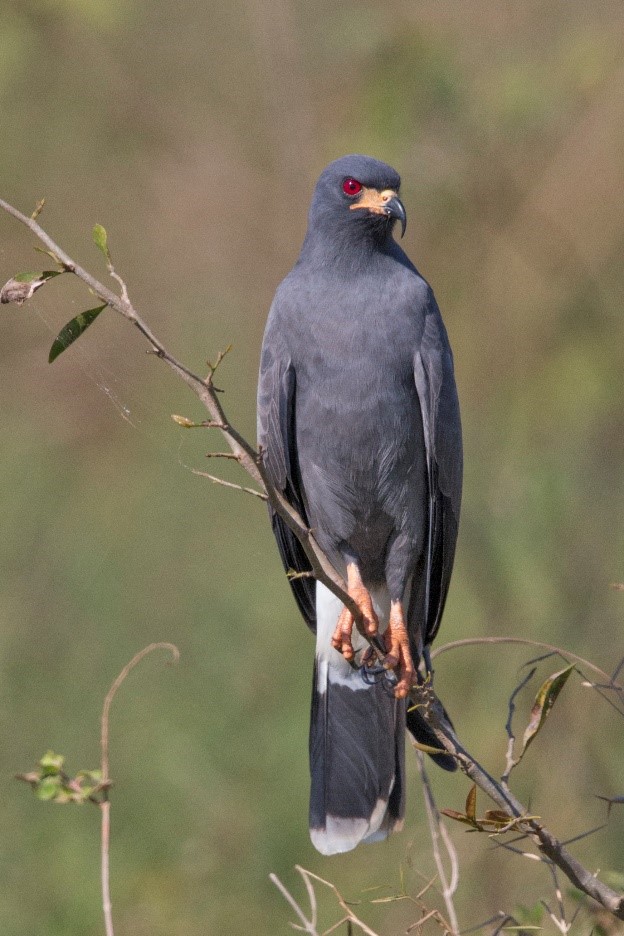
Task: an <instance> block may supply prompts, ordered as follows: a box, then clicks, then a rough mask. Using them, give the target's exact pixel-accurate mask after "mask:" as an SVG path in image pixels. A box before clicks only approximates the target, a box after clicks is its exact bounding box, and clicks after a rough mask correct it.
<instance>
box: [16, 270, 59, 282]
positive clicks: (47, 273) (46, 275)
mask: <svg viewBox="0 0 624 936" xmlns="http://www.w3.org/2000/svg"><path fill="white" fill-rule="evenodd" d="M61 273H62V270H43V271H41V272H39V273H18V274H17V275H16V276H14V277H13V279H15V280H17V282H18V283H32V281H33V280H43V281H44V282H45V280H49V279H52V277H53V276H60V275H61Z"/></svg>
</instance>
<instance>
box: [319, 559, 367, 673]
mask: <svg viewBox="0 0 624 936" xmlns="http://www.w3.org/2000/svg"><path fill="white" fill-rule="evenodd" d="M347 591H348V592H349V595H350V596H351V598H353V600H354V601H355V603H356V604H357V606H358V608H359V609H360V620H359V621H356V620H355V619H354V617H353V615H352V614H351V612H350V611H349V610H348V609H347V608H343V609H342V611H341V613H340V617H339V618H338V623H337V624H336V629H335V631H334V633H333V636H332V639H331V643H332V647H333V648H334V649H335V650H339V651H340V653H342V655H343V657H344V658H345V660H352V659H353V657H354V656H355V652H354V650H353V643H352V640H351V637H352V634H353V625H354V624H357V626H358V628H359V629H360V630H361V631H362V633H363V634H370V635H372V634H376V633H377V627H378V624H379V622H378V620H377V615H376V614H375V611H374V609H373V602H372V600H371V596H370V594H369V591H368V589H367V588H366V586H365V585H364V582H363V581H362V577H361V575H360V571H359V569H358V567H357V566H356V564H355V563H354V562H350V563H349V564H348V565H347Z"/></svg>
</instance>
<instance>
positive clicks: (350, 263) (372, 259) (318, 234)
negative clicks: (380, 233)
mask: <svg viewBox="0 0 624 936" xmlns="http://www.w3.org/2000/svg"><path fill="white" fill-rule="evenodd" d="M393 244H394V241H393V239H392V237H391V236H390V235H388V236H385V237H383V238H377V237H372V236H362V237H358V238H354V237H353V235H352V232H350V231H349V232H345V235H344V236H340V234H339V233H337V232H336V231H333V232H332V235H331V237H324V236H323V232H322V231H319V230H316V231H314V232H310V231H308V233H307V234H306V236H305V240H304V242H303V246H302V248H301V254H300V257H299V260H300V262H302V263H305V264H312V265H314V266H315V267H316V268H317V269H323V270H326V271H327V270H330V271H335V273H336V275H339V276H340V275H351V276H353V275H354V274H358V273H361V272H364V271H368V270H370V269H371V267H374V266H375V265H376V264H377V263H378V262H379V260H380V259H381V258H382V257H387V256H388V255H389V254H391V253H392V245H393Z"/></svg>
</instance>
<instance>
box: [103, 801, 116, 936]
mask: <svg viewBox="0 0 624 936" xmlns="http://www.w3.org/2000/svg"><path fill="white" fill-rule="evenodd" d="M110 805H111V804H110V800H109V799H108V796H105V797H104V799H102V801H101V803H100V809H101V811H102V831H101V836H100V853H101V880H102V910H103V911H104V927H105V930H106V936H115V931H114V929H113V905H112V903H111V896H110Z"/></svg>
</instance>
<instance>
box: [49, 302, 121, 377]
mask: <svg viewBox="0 0 624 936" xmlns="http://www.w3.org/2000/svg"><path fill="white" fill-rule="evenodd" d="M106 306H107V303H106V302H105V303H104V305H101V306H98V307H97V308H96V309H87V311H86V312H81V313H80V315H77V316H76V317H75V318H73V319H72V320H71V321H70V322H68V323H67V325H65V326H64V327H63V328H62V329H61V330H60V332H59V333H58V335H57V336H56V338H55V340H54V343H53V345H52V347H51V348H50V354H49V355H48V362H49V363H50V364H51V363H52V361H55V360H56V358H57V357H58V356H59V354H62V353H63V351H65V350H66V349H67V348H69V346H70V345H71V344H73V343H74V341H76V339H77V338H80V336H81V335H82V333H83V332H84V331H86V330H87V328H88V327H89V325H92V324H93V322H95V320H96V318H97V317H98V315H99V314H100V312H101V311H102V310H103V309H105V308H106Z"/></svg>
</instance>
